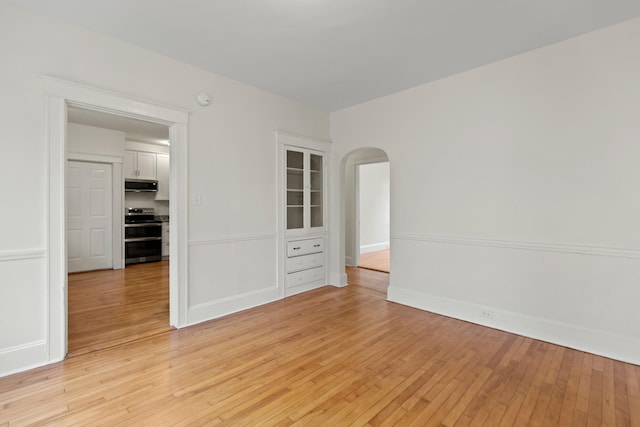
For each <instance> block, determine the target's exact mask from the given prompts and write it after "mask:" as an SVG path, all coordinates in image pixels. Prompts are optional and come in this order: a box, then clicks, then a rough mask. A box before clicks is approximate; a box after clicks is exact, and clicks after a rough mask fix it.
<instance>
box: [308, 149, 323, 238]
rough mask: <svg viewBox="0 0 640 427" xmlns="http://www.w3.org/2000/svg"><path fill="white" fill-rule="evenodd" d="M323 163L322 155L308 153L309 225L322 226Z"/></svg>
mask: <svg viewBox="0 0 640 427" xmlns="http://www.w3.org/2000/svg"><path fill="white" fill-rule="evenodd" d="M322 166H323V164H322V156H321V155H318V154H310V155H309V181H310V184H309V193H310V194H309V198H310V216H311V218H310V225H311V227H312V228H313V227H322V226H323V225H324V218H323V216H324V215H323V212H324V210H323V203H322V199H323V196H322V195H323V188H322V182H323V167H322Z"/></svg>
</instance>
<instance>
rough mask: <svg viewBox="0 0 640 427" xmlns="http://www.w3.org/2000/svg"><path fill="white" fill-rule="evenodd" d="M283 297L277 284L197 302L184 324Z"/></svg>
mask: <svg viewBox="0 0 640 427" xmlns="http://www.w3.org/2000/svg"><path fill="white" fill-rule="evenodd" d="M279 299H282V297H281V295H280V290H279V289H278V287H277V286H276V285H273V286H269V287H266V288H263V289H259V290H256V291H252V292H246V293H244V294H240V295H234V296H232V297H228V298H220V299H217V300H215V301H211V302H207V303H204V304H197V305H194V306H192V307H189V308H188V310H187V322H186V325H184V326H191V325H195V324H197V323H202V322H206V321H208V320H213V319H217V318H219V317H223V316H227V315H229V314H233V313H237V312H239V311H243V310H247V309H249V308H253V307H257V306H260V305H263V304H267V303H270V302H273V301H277V300H279Z"/></svg>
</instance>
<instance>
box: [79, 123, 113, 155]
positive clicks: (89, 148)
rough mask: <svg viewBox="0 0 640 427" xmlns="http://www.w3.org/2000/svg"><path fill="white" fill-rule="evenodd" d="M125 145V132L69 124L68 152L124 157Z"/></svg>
mask: <svg viewBox="0 0 640 427" xmlns="http://www.w3.org/2000/svg"><path fill="white" fill-rule="evenodd" d="M124 145H125V140H124V132H120V131H117V130H111V129H103V128H99V127H95V126H87V125H81V124H78V123H67V151H68V152H75V153H85V154H98V155H102V156H114V157H122V156H123V155H124Z"/></svg>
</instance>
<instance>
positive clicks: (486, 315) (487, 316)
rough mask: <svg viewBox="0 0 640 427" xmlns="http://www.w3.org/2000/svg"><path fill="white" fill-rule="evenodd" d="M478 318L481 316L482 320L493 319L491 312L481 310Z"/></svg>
mask: <svg viewBox="0 0 640 427" xmlns="http://www.w3.org/2000/svg"><path fill="white" fill-rule="evenodd" d="M480 316H481V317H482V318H483V319H493V312H491V311H488V310H482V311H481V312H480Z"/></svg>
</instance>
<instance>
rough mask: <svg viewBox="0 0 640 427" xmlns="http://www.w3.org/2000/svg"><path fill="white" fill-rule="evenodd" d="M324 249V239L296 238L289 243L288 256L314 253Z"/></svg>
mask: <svg viewBox="0 0 640 427" xmlns="http://www.w3.org/2000/svg"><path fill="white" fill-rule="evenodd" d="M323 251H324V239H323V238H319V239H307V240H296V241H294V242H289V243H287V257H294V256H300V255H307V254H314V253H318V252H323Z"/></svg>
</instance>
